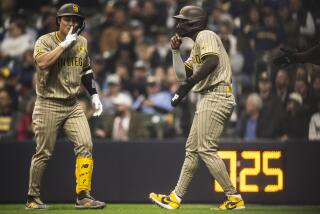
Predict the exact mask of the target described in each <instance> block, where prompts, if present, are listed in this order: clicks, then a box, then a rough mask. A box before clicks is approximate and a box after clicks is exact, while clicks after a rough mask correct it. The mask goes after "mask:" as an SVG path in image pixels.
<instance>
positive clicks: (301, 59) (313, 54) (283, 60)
mask: <svg viewBox="0 0 320 214" xmlns="http://www.w3.org/2000/svg"><path fill="white" fill-rule="evenodd" d="M280 50H281V51H282V52H283V54H282V55H280V56H278V57H276V58H275V59H274V60H273V64H274V65H276V66H279V67H286V66H288V65H290V64H293V63H312V64H315V65H320V59H319V55H320V42H319V43H318V44H317V45H316V46H314V47H312V48H310V49H308V50H306V51H301V52H297V51H292V50H288V49H285V48H280Z"/></svg>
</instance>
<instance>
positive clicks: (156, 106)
mask: <svg viewBox="0 0 320 214" xmlns="http://www.w3.org/2000/svg"><path fill="white" fill-rule="evenodd" d="M160 89H161V86H160V83H159V82H158V81H157V79H156V78H155V77H154V76H149V77H148V79H147V90H146V92H147V93H146V95H140V96H139V97H137V99H136V100H135V102H134V103H133V105H132V109H133V110H141V111H142V112H144V113H146V114H160V115H162V114H166V113H169V112H171V111H172V109H173V108H172V106H171V94H170V92H168V91H160Z"/></svg>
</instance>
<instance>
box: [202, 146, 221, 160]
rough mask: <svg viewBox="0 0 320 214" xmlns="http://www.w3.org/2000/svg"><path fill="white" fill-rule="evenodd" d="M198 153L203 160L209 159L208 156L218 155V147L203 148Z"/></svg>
mask: <svg viewBox="0 0 320 214" xmlns="http://www.w3.org/2000/svg"><path fill="white" fill-rule="evenodd" d="M198 154H199V156H200V157H201V159H202V160H204V159H207V158H212V157H215V156H216V155H217V149H212V148H202V149H200V150H199V151H198Z"/></svg>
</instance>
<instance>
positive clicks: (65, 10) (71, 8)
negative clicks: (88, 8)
mask: <svg viewBox="0 0 320 214" xmlns="http://www.w3.org/2000/svg"><path fill="white" fill-rule="evenodd" d="M63 16H76V17H79V20H80V21H79V27H78V28H77V29H75V30H76V32H77V34H78V35H79V34H80V33H81V31H82V30H83V29H84V25H85V24H84V15H83V14H82V11H81V10H80V7H79V5H77V4H73V3H68V4H64V5H62V6H61V7H60V8H59V10H58V12H57V17H56V20H57V25H59V22H58V19H59V18H61V17H63Z"/></svg>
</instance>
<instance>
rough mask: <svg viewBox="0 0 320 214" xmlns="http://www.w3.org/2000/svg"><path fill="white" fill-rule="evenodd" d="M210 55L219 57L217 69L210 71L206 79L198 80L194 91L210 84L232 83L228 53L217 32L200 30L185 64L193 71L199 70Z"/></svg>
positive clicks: (198, 90)
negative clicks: (205, 58)
mask: <svg viewBox="0 0 320 214" xmlns="http://www.w3.org/2000/svg"><path fill="white" fill-rule="evenodd" d="M208 55H216V56H218V57H219V64H218V66H217V67H216V68H215V69H216V71H215V72H212V73H210V74H209V75H208V76H207V77H206V78H205V79H203V80H201V81H200V82H198V83H197V84H196V85H195V86H194V87H193V89H192V90H193V91H194V92H200V91H203V90H205V89H207V88H208V87H210V86H213V85H218V84H221V83H222V84H224V85H231V66H230V59H229V57H228V54H227V52H226V50H225V48H224V46H223V44H222V42H221V39H220V38H219V36H218V35H217V34H215V33H214V32H212V31H209V30H203V31H200V32H199V33H198V35H197V38H196V40H195V42H194V45H193V48H192V51H191V54H190V57H189V58H188V59H187V60H186V61H185V65H186V66H187V67H188V68H190V69H191V70H192V71H193V72H197V71H198V70H199V68H200V67H201V66H202V64H203V59H204V57H205V56H208Z"/></svg>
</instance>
